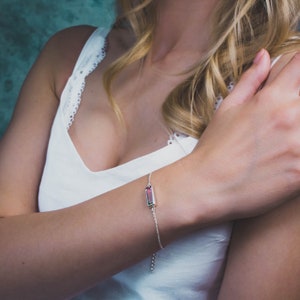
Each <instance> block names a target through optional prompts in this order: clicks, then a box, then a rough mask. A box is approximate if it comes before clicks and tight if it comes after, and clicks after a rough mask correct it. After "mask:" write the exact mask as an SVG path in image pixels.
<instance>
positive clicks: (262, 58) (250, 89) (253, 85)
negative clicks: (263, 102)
mask: <svg viewBox="0 0 300 300" xmlns="http://www.w3.org/2000/svg"><path fill="white" fill-rule="evenodd" d="M270 69H271V60H270V55H269V53H268V52H267V51H266V50H265V49H262V50H260V51H259V52H258V53H257V55H256V57H255V59H254V61H253V64H252V66H251V67H250V68H249V69H248V70H247V71H246V72H245V73H244V74H243V75H242V77H241V79H240V80H239V82H238V83H237V84H236V86H235V87H234V89H233V91H232V92H231V93H230V95H229V96H228V97H226V98H225V99H224V101H223V103H222V104H221V106H220V109H221V110H223V109H228V108H230V107H232V106H235V105H237V104H241V103H244V102H245V101H247V100H248V99H250V98H252V97H253V96H254V95H255V94H256V92H257V90H258V89H259V88H260V87H261V85H262V84H263V83H264V81H265V80H266V79H267V77H268V75H269V72H270Z"/></svg>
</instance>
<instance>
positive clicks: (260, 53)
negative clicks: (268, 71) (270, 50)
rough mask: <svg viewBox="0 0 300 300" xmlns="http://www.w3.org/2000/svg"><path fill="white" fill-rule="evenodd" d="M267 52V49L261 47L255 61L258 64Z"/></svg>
mask: <svg viewBox="0 0 300 300" xmlns="http://www.w3.org/2000/svg"><path fill="white" fill-rule="evenodd" d="M264 54H265V49H261V50H260V51H259V52H258V53H257V54H256V56H255V58H254V60H253V63H254V64H255V65H257V64H258V63H259V62H260V60H261V59H262V57H263V56H264Z"/></svg>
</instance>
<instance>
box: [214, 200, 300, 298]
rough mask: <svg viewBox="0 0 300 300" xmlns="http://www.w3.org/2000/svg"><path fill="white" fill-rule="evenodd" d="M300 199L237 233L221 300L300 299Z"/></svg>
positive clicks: (242, 225) (247, 223) (241, 225)
mask: <svg viewBox="0 0 300 300" xmlns="http://www.w3.org/2000/svg"><path fill="white" fill-rule="evenodd" d="M299 278H300V199H299V198H298V199H295V200H292V201H290V202H288V203H286V204H284V205H282V206H281V207H279V208H277V209H276V210H274V211H272V212H270V213H268V214H266V215H263V216H260V217H256V218H253V219H248V220H242V221H238V222H237V223H236V224H235V226H234V230H233V237H232V242H231V246H230V250H229V254H228V262H227V266H226V270H225V276H224V280H223V283H222V288H221V291H220V296H219V299H222V300H223V299H244V300H247V299H249V300H250V299H251V300H252V299H264V300H265V299H266V300H268V299H270V300H276V299H278V300H281V299H289V300H293V299H295V300H296V299H299V298H300V284H299Z"/></svg>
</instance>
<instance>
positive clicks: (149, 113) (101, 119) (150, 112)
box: [68, 64, 177, 171]
mask: <svg viewBox="0 0 300 300" xmlns="http://www.w3.org/2000/svg"><path fill="white" fill-rule="evenodd" d="M104 68H105V64H104V66H100V67H99V68H97V69H96V70H95V71H94V72H93V73H91V74H90V75H89V76H88V77H87V78H86V79H85V85H84V89H83V91H82V94H81V99H80V106H79V109H78V111H77V112H76V115H75V117H74V121H73V123H72V125H71V127H70V128H69V132H68V133H69V135H70V137H71V140H72V142H73V143H74V146H75V148H76V149H77V151H78V153H79V154H80V156H81V158H82V160H83V161H84V162H85V164H86V165H87V166H88V167H89V168H90V169H91V170H93V171H99V170H104V169H108V168H111V167H115V166H118V165H120V164H123V163H125V162H127V161H130V160H132V159H134V158H136V157H139V156H142V155H145V154H147V153H150V152H153V151H155V150H157V149H159V148H161V147H163V146H165V145H166V144H167V142H168V139H169V134H170V131H168V129H167V126H166V124H165V123H164V120H163V116H162V114H161V107H162V104H163V102H164V101H165V99H166V97H167V96H168V94H169V93H170V91H171V90H172V89H173V88H174V86H175V85H176V84H177V80H174V79H172V80H168V79H165V78H159V77H157V76H156V74H154V73H153V72H150V71H144V72H143V73H142V74H141V73H140V72H139V66H138V65H132V66H130V67H128V68H127V69H126V70H124V71H123V72H122V73H120V75H119V76H118V77H117V78H116V80H114V81H113V82H112V86H111V97H112V98H113V101H115V103H116V105H117V106H118V107H119V108H120V110H121V112H122V120H120V119H118V117H117V115H116V113H115V111H114V110H113V108H112V106H111V104H110V99H109V96H108V94H107V91H106V90H105V88H104V86H103V83H102V77H103V70H104Z"/></svg>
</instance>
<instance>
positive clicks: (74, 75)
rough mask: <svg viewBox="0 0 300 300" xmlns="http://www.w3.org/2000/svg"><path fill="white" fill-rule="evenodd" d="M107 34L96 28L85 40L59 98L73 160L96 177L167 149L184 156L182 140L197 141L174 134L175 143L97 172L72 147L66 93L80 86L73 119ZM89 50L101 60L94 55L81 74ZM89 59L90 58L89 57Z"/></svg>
mask: <svg viewBox="0 0 300 300" xmlns="http://www.w3.org/2000/svg"><path fill="white" fill-rule="evenodd" d="M108 34H109V30H108V29H103V28H97V29H96V30H95V31H94V32H93V33H92V34H91V36H90V38H89V39H88V40H87V42H86V44H85V45H84V47H83V49H82V51H81V53H80V55H79V57H78V60H77V62H76V64H75V67H74V70H73V72H72V74H71V76H70V78H69V80H68V81H67V83H66V85H65V87H64V91H63V93H62V96H61V103H60V110H61V113H60V115H61V118H60V122H62V125H63V128H64V130H63V132H64V134H65V137H66V139H67V142H68V144H69V146H70V149H71V151H72V154H73V155H74V156H75V159H76V160H77V161H78V162H79V164H80V165H81V167H82V168H83V169H84V170H85V171H86V172H88V173H90V174H94V175H97V174H103V173H104V172H115V171H117V170H122V169H124V168H127V167H128V166H130V165H136V166H137V167H138V165H139V163H140V162H142V161H144V160H145V159H147V158H150V157H155V156H157V155H159V154H161V153H164V152H166V151H168V149H170V150H172V149H173V148H179V150H180V152H182V154H183V155H186V153H185V150H184V145H183V144H182V142H183V141H184V140H186V141H190V140H191V141H194V143H196V142H197V141H198V140H197V139H195V138H193V137H190V136H186V135H181V134H178V133H174V134H173V135H172V140H173V141H175V142H173V143H169V141H167V140H166V145H165V146H163V147H160V148H159V149H157V150H154V151H151V152H149V153H147V154H144V155H141V156H138V157H136V158H133V159H131V160H129V161H127V162H125V163H122V164H120V165H117V166H114V167H111V168H107V169H103V170H99V171H93V170H91V169H90V168H89V167H88V166H87V165H86V163H85V161H84V159H83V158H82V157H81V155H80V154H79V152H78V151H77V149H76V146H75V145H74V143H73V140H72V138H71V137H70V135H69V132H68V129H69V126H66V119H65V114H64V109H63V107H64V105H65V103H67V102H68V100H69V99H68V98H69V97H71V96H72V93H71V94H70V93H68V92H67V91H68V90H70V87H71V90H73V87H74V84H76V85H77V86H80V89H79V93H78V94H77V96H78V97H79V98H78V100H79V104H78V107H77V108H76V112H75V114H74V118H75V117H76V113H77V109H78V108H79V106H80V103H81V101H82V93H83V91H84V89H85V84H86V79H87V77H88V76H89V75H90V74H91V73H92V72H93V71H94V70H95V69H96V68H97V66H99V64H100V63H101V62H102V61H103V59H104V58H105V56H106V55H107V47H106V42H105V41H106V40H107V36H108ZM95 37H101V38H102V43H101V44H100V43H99V40H97V39H95ZM95 40H96V42H95V43H96V45H95V46H94V45H93V41H95ZM95 47H96V48H95ZM90 48H92V50H93V53H95V52H97V53H102V58H101V59H100V55H99V54H97V53H96V54H94V55H95V57H94V59H95V61H92V68H88V67H87V66H85V68H87V70H88V71H87V72H82V70H80V68H79V66H80V65H81V62H82V60H83V59H84V58H85V56H86V54H87V53H86V52H87V51H88V52H90V51H89V49H90ZM90 54H91V53H90ZM90 58H91V56H90ZM74 78H77V80H78V79H79V80H81V82H79V83H78V82H76V83H74V82H73V80H74ZM70 85H71V86H70ZM65 92H67V94H65ZM73 95H74V94H73ZM65 97H67V99H64V98H65ZM73 101H74V99H73ZM71 126H72V124H71ZM169 140H170V139H169ZM172 151H173V150H172Z"/></svg>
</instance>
